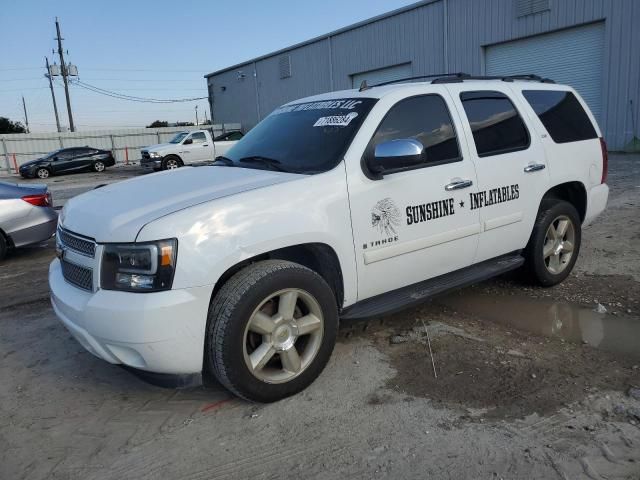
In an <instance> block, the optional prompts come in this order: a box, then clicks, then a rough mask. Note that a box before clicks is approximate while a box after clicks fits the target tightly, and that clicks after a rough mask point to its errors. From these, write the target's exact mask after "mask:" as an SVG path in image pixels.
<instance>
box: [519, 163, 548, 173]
mask: <svg viewBox="0 0 640 480" xmlns="http://www.w3.org/2000/svg"><path fill="white" fill-rule="evenodd" d="M545 167H546V165H544V164H542V163H532V164H531V165H527V166H526V167H524V171H525V173H531V172H537V171H538V170H544V169H545Z"/></svg>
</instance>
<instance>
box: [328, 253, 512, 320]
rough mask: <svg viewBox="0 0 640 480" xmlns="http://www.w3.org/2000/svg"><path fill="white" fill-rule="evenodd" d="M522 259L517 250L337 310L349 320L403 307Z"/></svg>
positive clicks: (485, 277) (488, 275)
mask: <svg viewBox="0 0 640 480" xmlns="http://www.w3.org/2000/svg"><path fill="white" fill-rule="evenodd" d="M523 263H524V258H523V257H522V256H521V255H519V254H510V255H506V256H502V257H498V258H494V259H491V260H486V261H484V262H481V263H478V264H476V265H472V266H470V267H466V268H463V269H460V270H457V271H455V272H451V273H446V274H444V275H440V276H439V277H435V278H430V279H429V280H425V281H424V282H420V283H416V284H413V285H409V286H408V287H403V288H399V289H397V290H393V291H391V292H388V293H383V294H381V295H377V296H375V297H372V298H367V299H366V300H362V301H361V302H358V303H355V304H354V305H351V306H350V307H347V308H345V309H344V310H343V311H342V313H341V314H340V318H343V319H347V320H353V319H358V318H367V317H374V316H378V315H389V314H391V313H396V312H398V311H400V310H403V309H405V308H408V307H413V306H416V305H419V304H421V303H423V302H425V301H427V300H429V299H432V298H434V297H436V296H438V295H442V294H444V293H447V292H450V291H452V290H457V289H459V288H464V287H468V286H469V285H472V284H474V283H478V282H482V281H484V280H488V279H490V278H492V277H495V276H496V275H500V274H503V273H506V272H509V271H511V270H515V269H516V268H518V267H520V266H521V265H522V264H523Z"/></svg>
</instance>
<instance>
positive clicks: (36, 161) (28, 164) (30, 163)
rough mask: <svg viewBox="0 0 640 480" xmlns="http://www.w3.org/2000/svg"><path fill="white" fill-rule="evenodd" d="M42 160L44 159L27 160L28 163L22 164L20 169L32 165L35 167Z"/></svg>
mask: <svg viewBox="0 0 640 480" xmlns="http://www.w3.org/2000/svg"><path fill="white" fill-rule="evenodd" d="M43 160H44V158H36V159H35V160H29V161H28V162H24V163H23V164H22V165H20V168H22V167H31V166H32V165H36V164H38V163H40V162H42V161H43Z"/></svg>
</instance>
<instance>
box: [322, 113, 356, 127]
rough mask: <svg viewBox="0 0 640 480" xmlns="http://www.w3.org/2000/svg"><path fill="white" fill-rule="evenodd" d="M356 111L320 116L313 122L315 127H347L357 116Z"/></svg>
mask: <svg viewBox="0 0 640 480" xmlns="http://www.w3.org/2000/svg"><path fill="white" fill-rule="evenodd" d="M357 116H358V114H357V113H356V112H351V113H347V114H346V115H331V116H330V117H320V118H319V119H318V120H316V123H314V124H313V126H314V127H346V126H347V125H349V124H350V123H351V120H353V119H354V118H356V117H357Z"/></svg>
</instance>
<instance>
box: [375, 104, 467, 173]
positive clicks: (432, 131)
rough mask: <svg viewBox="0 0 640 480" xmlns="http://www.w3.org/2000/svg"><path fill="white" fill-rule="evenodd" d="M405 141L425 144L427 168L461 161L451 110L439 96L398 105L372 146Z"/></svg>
mask: <svg viewBox="0 0 640 480" xmlns="http://www.w3.org/2000/svg"><path fill="white" fill-rule="evenodd" d="M406 138H413V139H415V140H418V141H419V142H420V143H422V145H423V146H424V150H425V153H426V156H425V166H428V165H430V164H434V163H435V164H440V163H447V162H453V161H456V160H460V150H459V148H458V139H457V138H456V132H455V129H454V127H453V123H452V121H451V116H450V115H449V109H448V108H447V105H446V104H445V103H444V100H443V99H442V97H440V96H439V95H422V96H419V97H410V98H406V99H404V100H401V101H400V102H398V103H396V104H395V105H394V106H393V107H391V109H390V110H389V112H388V113H387V115H386V116H385V117H384V119H383V120H382V123H380V126H379V127H378V130H377V131H376V133H375V135H374V136H373V141H372V142H371V145H372V147H375V145H378V144H379V143H382V142H387V141H390V140H398V139H406Z"/></svg>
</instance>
